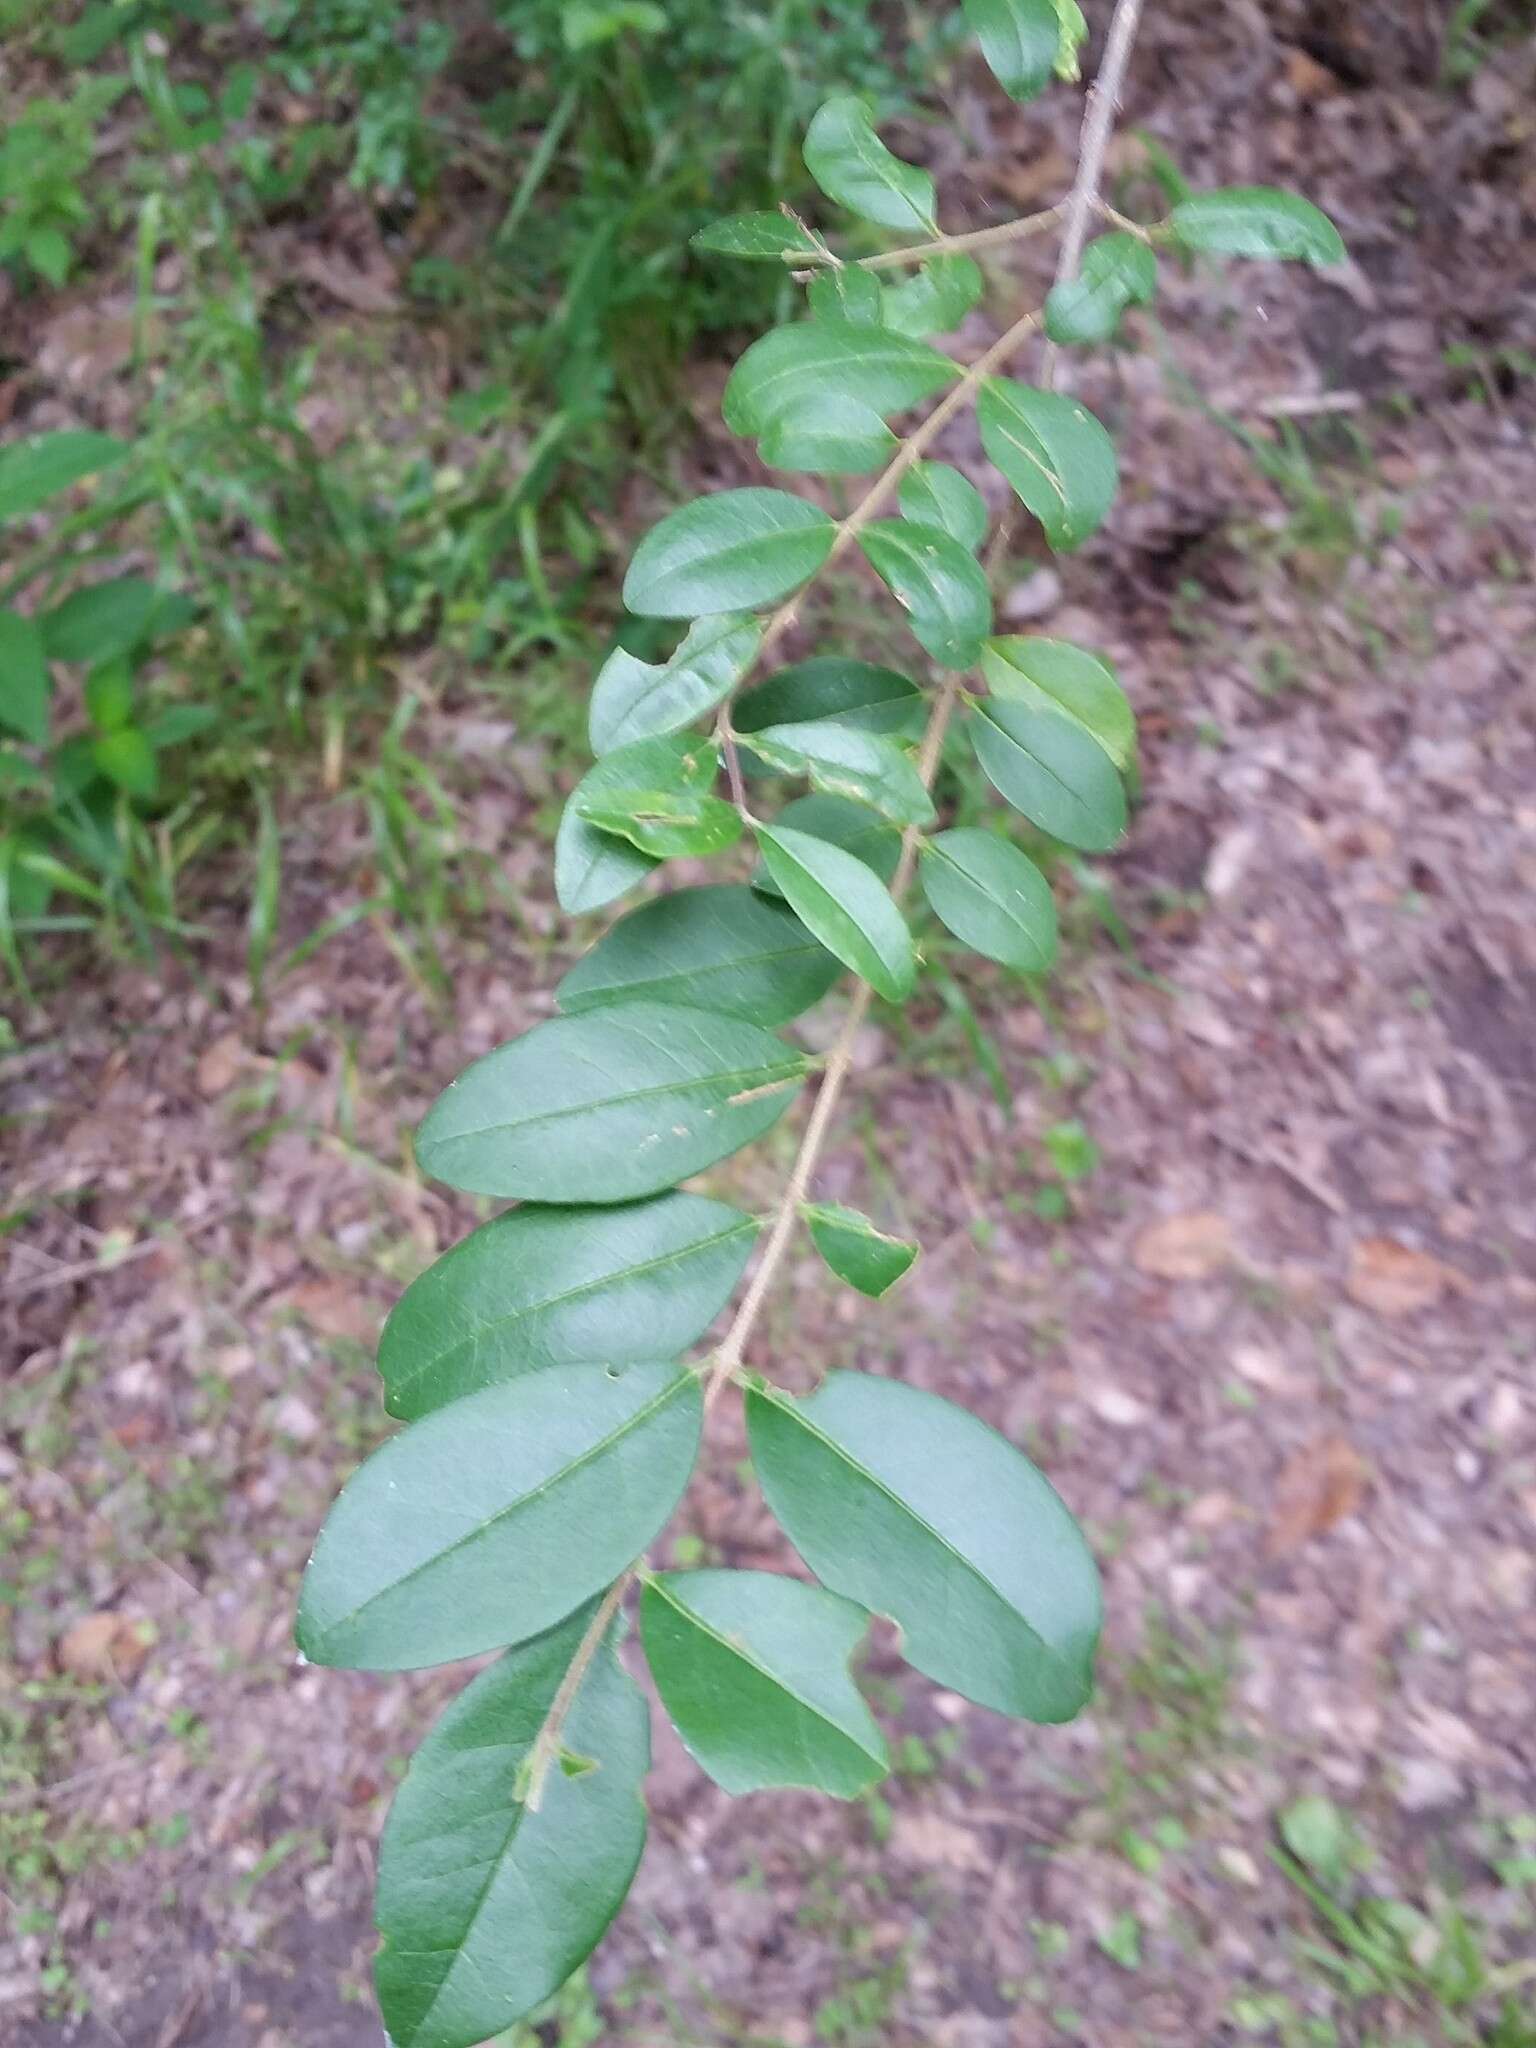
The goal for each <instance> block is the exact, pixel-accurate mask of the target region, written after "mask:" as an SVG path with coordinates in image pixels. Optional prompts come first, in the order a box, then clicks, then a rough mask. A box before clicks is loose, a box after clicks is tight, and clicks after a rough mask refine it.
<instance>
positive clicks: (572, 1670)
mask: <svg viewBox="0 0 1536 2048" xmlns="http://www.w3.org/2000/svg"><path fill="white" fill-rule="evenodd" d="M639 1570H640V1566H639V1563H638V1561H637V1562H636V1563H634V1564H632V1565H631V1566H630V1567H629V1569H628V1571H626V1572H622V1573H621V1574H620V1575H619V1577H618V1578H616V1579H615V1580H614V1582H613V1584H612V1585H611V1586H610V1587H609V1588H608V1590H607V1592H606V1593H605V1594H604V1595H603V1597H602V1600H601V1601H600V1602H599V1603H598V1608H597V1612H596V1613H595V1614H594V1615H593V1617H592V1619H591V1620H590V1621H589V1622H588V1623H587V1630H586V1634H585V1635H584V1636H583V1637H582V1639H581V1641H580V1642H579V1643H578V1644H577V1645H576V1654H575V1656H574V1657H572V1659H571V1661H570V1663H569V1664H568V1665H567V1666H566V1667H565V1676H564V1678H562V1679H561V1681H560V1687H559V1690H558V1691H557V1692H556V1694H555V1696H554V1698H553V1699H552V1700H551V1701H550V1703H549V1712H548V1713H547V1714H546V1715H545V1716H544V1723H543V1726H542V1727H541V1728H540V1729H539V1732H538V1734H537V1735H535V1737H534V1738H533V1747H532V1748H531V1749H530V1750H529V1752H528V1789H527V1791H526V1792H525V1793H524V1795H523V1804H524V1805H525V1806H526V1807H527V1808H528V1810H529V1812H530V1813H537V1812H538V1810H539V1807H540V1806H541V1805H542V1803H543V1800H544V1781H545V1779H546V1778H547V1777H548V1776H549V1767H550V1765H551V1764H552V1763H553V1762H554V1761H555V1759H556V1757H557V1756H559V1754H560V1737H561V1735H562V1734H563V1733H564V1731H565V1723H566V1717H567V1715H568V1714H569V1713H570V1711H571V1708H572V1707H573V1706H574V1705H575V1704H576V1695H577V1693H578V1692H580V1690H581V1681H582V1680H583V1679H584V1678H585V1677H586V1675H587V1669H588V1667H589V1665H590V1664H591V1662H592V1659H593V1658H594V1657H595V1656H596V1655H597V1652H598V1648H599V1646H600V1644H601V1643H602V1640H603V1637H604V1636H605V1635H607V1633H608V1629H609V1626H610V1624H611V1623H612V1621H613V1617H614V1616H615V1615H616V1614H617V1613H618V1611H619V1608H620V1606H621V1604H622V1602H623V1599H624V1595H625V1594H626V1593H627V1592H628V1591H629V1589H630V1587H631V1585H633V1583H634V1581H635V1577H636V1574H637V1573H638V1572H639Z"/></svg>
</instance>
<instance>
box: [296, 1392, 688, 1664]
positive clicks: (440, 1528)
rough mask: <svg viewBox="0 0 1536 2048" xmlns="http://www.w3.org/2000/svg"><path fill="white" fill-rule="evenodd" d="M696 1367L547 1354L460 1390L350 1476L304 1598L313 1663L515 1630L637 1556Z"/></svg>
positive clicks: (683, 1470) (539, 1620)
mask: <svg viewBox="0 0 1536 2048" xmlns="http://www.w3.org/2000/svg"><path fill="white" fill-rule="evenodd" d="M703 1410H704V1404H703V1399H702V1396H701V1394H700V1390H699V1382H698V1378H697V1376H696V1375H695V1374H693V1373H691V1372H685V1371H684V1370H683V1368H682V1367H681V1366H678V1365H674V1364H671V1363H660V1362H656V1361H650V1362H647V1363H643V1364H636V1365H630V1366H626V1367H624V1368H622V1369H619V1368H615V1367H612V1366H607V1365H552V1366H550V1367H548V1368H547V1369H546V1370H545V1371H543V1372H532V1373H526V1374H524V1375H523V1376H522V1377H521V1378H519V1379H515V1380H508V1381H506V1382H505V1383H504V1384H503V1385H500V1386H494V1387H486V1388H484V1389H483V1390H482V1391H481V1392H480V1393H478V1394H467V1395H466V1396H465V1397H464V1399H463V1400H462V1401H454V1402H452V1403H451V1404H450V1405H449V1406H448V1407H446V1408H439V1409H437V1410H436V1411H435V1413H433V1414H431V1415H426V1416H423V1418H422V1419H421V1421H420V1422H414V1423H412V1424H411V1426H410V1428H409V1429H406V1430H402V1431H401V1433H400V1435H399V1436H397V1437H393V1438H391V1440H390V1441H389V1442H388V1443H387V1444H385V1445H384V1446H383V1448H382V1449H380V1450H377V1451H375V1452H374V1454H373V1456H372V1457H371V1458H370V1459H369V1460H368V1461H367V1463H366V1464H364V1465H362V1466H361V1467H360V1468H359V1469H358V1470H357V1471H356V1472H355V1473H354V1474H353V1475H352V1477H351V1479H349V1480H348V1482H347V1484H346V1486H345V1487H344V1488H343V1489H342V1492H341V1496H340V1498H339V1499H338V1500H337V1502H336V1504H335V1506H334V1507H333V1508H332V1509H331V1512H330V1516H329V1518H328V1519H327V1521H326V1524H325V1527H324V1528H323V1529H322V1530H321V1532H320V1538H319V1541H318V1542H317V1543H316V1545H315V1552H314V1556H313V1557H312V1558H311V1559H310V1561H309V1569H308V1570H307V1571H306V1572H305V1574H304V1583H303V1587H302V1588H301V1590H300V1594H299V1618H298V1624H297V1631H296V1633H297V1637H298V1644H299V1648H300V1649H301V1650H302V1651H303V1652H304V1654H305V1656H306V1657H308V1658H309V1659H310V1660H311V1661H312V1662H313V1663H316V1664H335V1665H341V1666H344V1667H345V1668H346V1669H348V1670H354V1671H414V1670H417V1669H419V1668H420V1667H421V1666H423V1665H426V1664H446V1663H448V1662H449V1661H450V1660H451V1659H452V1658H455V1657H474V1656H478V1655H479V1654H480V1652H481V1651H482V1650H498V1649H501V1648H502V1647H503V1646H504V1645H505V1644H507V1643H519V1642H523V1641H525V1640H526V1639H527V1637H529V1636H533V1635H537V1634H539V1632H540V1631H541V1630H543V1629H546V1628H549V1627H551V1626H552V1625H553V1624H554V1623H555V1622H557V1621H561V1620H563V1619H564V1617H565V1616H566V1615H567V1614H569V1613H570V1612H571V1610H572V1609H573V1608H574V1607H577V1606H579V1605H580V1604H581V1602H582V1601H583V1600H587V1599H590V1598H591V1596H592V1595H593V1594H594V1593H596V1592H599V1591H600V1590H601V1589H602V1588H603V1587H604V1586H606V1585H608V1584H610V1583H611V1581H612V1580H614V1579H615V1578H617V1577H618V1575H619V1573H620V1572H621V1571H623V1570H624V1569H625V1568H626V1566H628V1565H629V1564H631V1563H632V1562H633V1561H634V1559H635V1558H637V1557H638V1556H639V1555H640V1553H641V1551H642V1550H644V1548H645V1546H646V1545H647V1544H648V1543H649V1542H650V1540H651V1538H652V1537H653V1536H654V1535H655V1534H656V1532H657V1530H658V1529H660V1528H661V1526H662V1524H663V1523H664V1522H665V1521H666V1519H667V1517H668V1516H669V1515H670V1514H671V1512H672V1510H673V1508H674V1507H675V1506H676V1505H677V1502H678V1499H679V1497H680V1496H681V1494H682V1491H683V1488H684V1486H686V1484H687V1483H688V1475H689V1473H690V1472H691V1471H692V1469H693V1461H694V1457H695V1454H696V1453H697V1450H698V1446H699V1430H700V1427H701V1424H702V1419H703Z"/></svg>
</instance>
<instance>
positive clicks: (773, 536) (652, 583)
mask: <svg viewBox="0 0 1536 2048" xmlns="http://www.w3.org/2000/svg"><path fill="white" fill-rule="evenodd" d="M836 533H837V528H836V525H835V524H834V523H833V521H832V520H831V518H829V517H828V515H827V514H826V513H825V512H823V511H822V510H821V508H820V506H819V505H811V504H807V502H806V501H805V499H804V498H795V497H791V496H790V494H789V492H788V491H768V490H761V489H749V490H743V491H717V492H716V493H715V494H714V496H713V497H709V498H695V499H694V501H693V503H692V504H690V505H683V506H680V507H679V509H678V510H677V511H676V512H671V513H669V514H668V515H667V517H666V518H665V519H663V520H662V521H661V523H660V525H659V526H653V527H652V528H651V530H650V532H649V533H648V534H647V535H646V536H645V538H644V539H643V540H642V541H641V543H640V545H639V547H637V548H636V549H635V554H634V559H633V561H632V562H631V563H630V565H629V574H628V575H627V576H626V577H625V579H624V602H625V604H627V605H628V606H629V609H630V610H631V611H632V612H637V613H639V614H640V615H641V616H642V617H645V618H656V619H693V618H700V617H702V616H704V615H705V614H706V613H711V612H734V611H748V610H750V609H751V608H752V606H754V605H759V604H771V603H772V602H773V600H774V599H775V598H779V597H785V596H787V595H788V593H789V592H790V591H791V590H794V589H796V588H797V587H798V586H799V585H800V584H802V583H804V582H805V580H806V578H807V577H808V576H814V575H815V573H816V571H817V570H818V569H819V568H820V567H821V565H822V563H823V562H824V561H825V560H826V559H827V555H828V554H829V552H830V551H831V547H832V542H833V539H834V537H835V535H836Z"/></svg>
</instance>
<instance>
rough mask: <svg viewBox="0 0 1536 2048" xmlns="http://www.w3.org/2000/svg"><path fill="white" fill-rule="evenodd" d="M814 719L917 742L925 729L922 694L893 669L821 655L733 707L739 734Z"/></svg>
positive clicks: (758, 688)
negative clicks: (824, 719) (832, 719)
mask: <svg viewBox="0 0 1536 2048" xmlns="http://www.w3.org/2000/svg"><path fill="white" fill-rule="evenodd" d="M918 467H919V468H923V467H925V465H924V464H921V463H920V464H919V465H918ZM813 718H835V719H836V720H837V721H838V723H839V724H840V725H856V726H859V727H860V728H861V729H862V730H863V731H865V732H879V733H886V734H888V735H889V736H891V737H893V738H897V739H908V740H911V739H916V738H917V737H918V735H919V734H920V733H921V732H922V729H923V699H922V693H921V692H920V691H919V689H918V687H917V685H916V684H915V683H912V682H909V681H908V680H907V678H906V677H905V676H903V675H898V674H897V672H896V670H895V669H893V668H877V667H876V666H875V664H874V663H873V662H870V661H852V660H849V659H848V658H847V657H845V656H843V655H840V654H823V655H817V656H815V657H813V659H811V660H810V661H800V662H796V663H795V664H794V666H793V667H792V668H781V669H780V670H779V671H778V673H777V674H776V675H771V676H768V677H766V678H765V679H764V680H763V681H762V682H760V683H757V684H755V685H754V686H753V687H752V688H751V689H750V690H744V691H743V692H742V694H741V695H740V696H739V697H738V698H737V699H736V701H735V702H734V703H733V704H732V706H731V724H732V725H733V726H734V727H735V729H736V731H737V732H738V733H755V732H760V731H761V730H762V728H763V727H764V726H767V725H803V724H805V723H806V722H807V721H808V720H810V719H813Z"/></svg>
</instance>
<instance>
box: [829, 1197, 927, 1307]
mask: <svg viewBox="0 0 1536 2048" xmlns="http://www.w3.org/2000/svg"><path fill="white" fill-rule="evenodd" d="M800 1214H801V1215H802V1216H803V1217H804V1218H805V1221H806V1223H807V1225H808V1226H809V1228H810V1233H811V1242H812V1243H813V1244H814V1245H815V1247H816V1249H817V1251H819V1252H820V1253H821V1256H822V1257H823V1259H825V1260H826V1262H827V1264H828V1265H829V1266H830V1267H831V1269H832V1271H833V1272H834V1273H835V1274H836V1275H837V1277H838V1279H839V1280H846V1281H847V1283H848V1285H849V1286H850V1287H856V1288H857V1289H858V1290H859V1292H860V1294H867V1295H868V1296H869V1298H870V1300H871V1301H878V1300H879V1299H880V1297H881V1295H882V1294H884V1293H885V1291H886V1290H887V1288H890V1287H894V1286H895V1285H896V1282H897V1281H898V1280H899V1279H900V1278H901V1276H902V1274H903V1273H905V1272H907V1271H908V1270H909V1269H910V1267H911V1265H912V1261H913V1260H914V1259H915V1258H916V1257H917V1246H916V1245H915V1244H912V1243H910V1242H909V1241H908V1240H907V1239H906V1238H904V1237H888V1236H887V1235H886V1233H885V1232H884V1231H883V1230H876V1228H875V1226H874V1224H873V1223H871V1222H870V1220H869V1218H868V1217H867V1216H865V1215H863V1214H861V1213H860V1211H859V1210H857V1209H845V1208H844V1207H843V1205H842V1203H841V1202H802V1203H801V1205H800Z"/></svg>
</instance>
